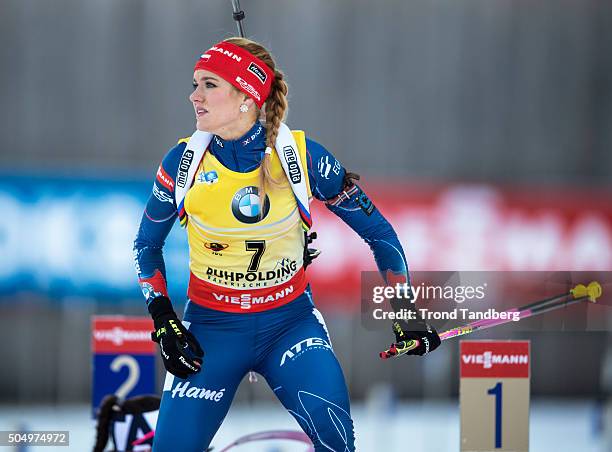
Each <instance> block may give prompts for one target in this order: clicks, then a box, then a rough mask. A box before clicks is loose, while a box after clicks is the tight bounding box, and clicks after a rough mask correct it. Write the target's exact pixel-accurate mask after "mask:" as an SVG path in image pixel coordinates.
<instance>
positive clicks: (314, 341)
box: [279, 337, 332, 367]
mask: <svg viewBox="0 0 612 452" xmlns="http://www.w3.org/2000/svg"><path fill="white" fill-rule="evenodd" d="M331 349H332V348H331V345H329V342H327V341H326V340H325V339H321V338H320V337H309V338H308V339H304V340H301V341H300V342H298V343H297V344H295V345H294V346H292V347H291V348H290V349H289V350H287V351H286V352H285V353H283V356H282V357H281V361H280V366H279V367H282V366H284V365H285V362H286V361H287V360H288V359H289V360H291V361H293V360H295V359H297V358H299V357H300V356H301V355H303V354H304V353H306V352H307V351H309V350H331Z"/></svg>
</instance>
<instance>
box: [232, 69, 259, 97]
mask: <svg viewBox="0 0 612 452" xmlns="http://www.w3.org/2000/svg"><path fill="white" fill-rule="evenodd" d="M236 81H237V82H238V84H239V85H240V86H241V87H242V89H244V90H245V91H246V92H247V93H249V94H250V95H251V96H253V97H254V98H255V99H257V100H261V96H260V95H259V91H257V90H256V89H255V88H253V85H251V84H250V83H249V82H247V81H246V80H245V79H243V78H242V77H240V76H239V75H238V76H236Z"/></svg>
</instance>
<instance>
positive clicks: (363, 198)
mask: <svg viewBox="0 0 612 452" xmlns="http://www.w3.org/2000/svg"><path fill="white" fill-rule="evenodd" d="M357 203H358V204H359V207H361V210H363V211H364V212H365V214H366V215H368V216H370V215H372V212H373V211H374V203H373V202H372V201H370V198H368V195H366V194H365V193H364V192H361V193H359V196H357Z"/></svg>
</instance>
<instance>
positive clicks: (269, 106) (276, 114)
mask: <svg viewBox="0 0 612 452" xmlns="http://www.w3.org/2000/svg"><path fill="white" fill-rule="evenodd" d="M225 41H226V42H229V43H231V44H234V45H237V46H238V47H241V48H243V49H245V50H246V51H247V52H249V53H251V54H252V55H254V56H255V57H257V58H259V59H260V60H261V61H263V62H264V63H266V65H267V66H268V67H269V68H270V69H272V70H273V71H274V80H272V86H271V89H270V95H269V96H268V98H267V99H266V101H265V102H264V106H263V113H264V114H265V124H266V146H267V147H270V148H274V145H275V143H276V137H277V136H278V128H279V126H280V123H281V122H282V121H283V120H284V119H285V117H286V115H287V110H288V106H289V105H288V103H287V92H288V91H289V87H288V86H287V83H286V82H285V80H284V78H285V75H284V74H283V72H282V71H280V70H278V69H276V63H275V62H274V59H273V58H272V55H271V54H270V52H268V50H267V49H266V48H265V47H264V46H262V45H261V44H258V43H257V42H255V41H251V40H250V39H246V38H239V37H233V38H228V39H225ZM271 158H272V156H271V155H270V154H264V157H263V159H262V161H261V167H260V168H261V171H260V173H259V174H260V179H259V187H258V188H259V199H260V202H261V210H260V215H262V216H263V212H264V202H265V199H266V184H268V185H273V186H279V185H280V184H281V182H280V181H278V180H276V179H274V177H272V172H271Z"/></svg>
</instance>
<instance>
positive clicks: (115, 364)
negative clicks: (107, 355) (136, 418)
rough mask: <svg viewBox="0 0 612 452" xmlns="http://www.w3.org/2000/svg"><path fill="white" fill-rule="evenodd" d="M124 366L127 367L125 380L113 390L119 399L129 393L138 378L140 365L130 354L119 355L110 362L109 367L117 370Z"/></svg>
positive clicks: (114, 370)
mask: <svg viewBox="0 0 612 452" xmlns="http://www.w3.org/2000/svg"><path fill="white" fill-rule="evenodd" d="M124 366H127V368H128V376H127V378H126V379H125V381H124V382H123V383H122V384H121V386H119V388H118V389H117V390H116V391H115V395H116V396H117V397H119V398H120V399H125V396H126V395H128V394H129V393H130V391H131V390H132V389H134V386H136V383H138V379H139V378H140V366H139V365H138V361H136V359H134V357H133V356H130V355H119V356H117V357H116V358H115V359H113V361H112V362H111V365H110V368H111V370H112V371H113V372H119V371H120V370H121V369H123V367H124Z"/></svg>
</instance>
